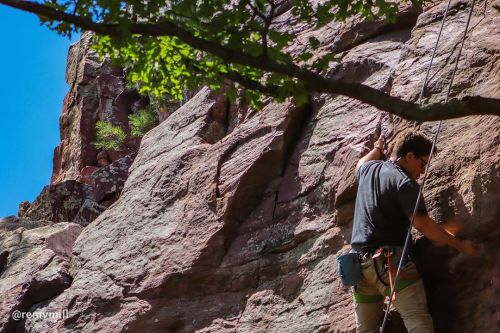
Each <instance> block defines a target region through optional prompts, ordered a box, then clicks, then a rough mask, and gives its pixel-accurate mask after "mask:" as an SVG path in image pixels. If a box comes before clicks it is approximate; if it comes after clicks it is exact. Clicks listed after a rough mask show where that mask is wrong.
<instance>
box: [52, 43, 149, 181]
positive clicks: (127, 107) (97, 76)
mask: <svg viewBox="0 0 500 333" xmlns="http://www.w3.org/2000/svg"><path fill="white" fill-rule="evenodd" d="M90 38H91V34H89V33H84V34H83V36H82V38H81V40H80V41H79V42H78V43H76V44H74V45H72V46H71V48H70V50H69V54H68V64H67V70H66V81H67V82H68V84H69V85H70V87H71V88H70V91H69V92H68V94H67V95H66V97H65V98H64V103H63V112H62V115H61V118H60V119H59V123H60V131H61V143H60V144H59V146H58V147H57V148H56V149H55V151H54V170H53V174H52V179H51V184H56V183H59V182H62V181H65V180H75V179H78V178H79V177H80V174H81V170H82V169H83V168H84V167H87V166H97V159H96V158H97V153H98V150H97V149H96V148H95V147H94V141H95V124H96V122H97V121H99V120H102V121H110V122H112V123H113V124H115V125H120V126H122V128H124V130H125V132H126V133H127V134H130V128H129V125H128V115H129V114H131V113H132V112H134V111H137V110H139V109H141V108H143V107H144V106H145V105H146V103H147V101H146V100H145V99H144V98H142V97H141V96H140V95H139V94H138V93H137V92H135V91H133V90H130V89H128V88H126V82H125V78H124V74H123V71H122V70H121V69H120V68H116V67H113V66H111V65H110V64H109V62H107V61H100V60H99V58H98V56H97V54H96V53H95V52H93V51H91V50H90V49H89V41H90ZM125 145H126V148H127V149H126V151H124V152H122V153H121V154H116V153H113V154H112V155H111V157H112V160H111V161H112V162H113V161H115V160H116V159H118V158H121V157H124V156H126V155H130V154H133V153H134V152H136V151H137V148H138V147H139V140H138V139H133V138H131V137H130V136H129V137H127V139H126V142H125Z"/></svg>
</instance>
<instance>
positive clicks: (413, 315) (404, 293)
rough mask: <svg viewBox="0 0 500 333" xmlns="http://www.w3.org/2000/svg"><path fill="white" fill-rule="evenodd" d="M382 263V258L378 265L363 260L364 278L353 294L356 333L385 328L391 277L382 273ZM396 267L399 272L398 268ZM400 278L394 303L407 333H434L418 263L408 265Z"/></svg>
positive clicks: (367, 332)
mask: <svg viewBox="0 0 500 333" xmlns="http://www.w3.org/2000/svg"><path fill="white" fill-rule="evenodd" d="M379 260H383V258H380V259H377V261H375V262H376V263H374V260H373V259H371V257H370V258H366V259H363V260H362V264H361V269H362V271H361V272H362V275H363V276H362V279H361V281H360V283H359V284H358V285H357V286H356V287H355V292H354V304H355V312H356V332H357V333H379V332H380V326H382V319H383V315H384V310H383V305H384V299H385V296H389V294H390V287H388V286H387V285H388V284H389V282H388V281H389V274H388V272H383V270H381V267H382V266H381V265H380V261H379ZM375 265H377V267H375ZM395 268H396V269H397V265H395ZM376 269H377V270H378V274H377V271H376ZM393 275H395V273H394V274H393ZM401 275H402V276H401V278H398V283H397V285H396V299H395V301H393V304H394V306H395V307H396V309H397V310H398V312H399V314H400V315H401V317H402V318H403V321H404V324H405V326H406V329H407V330H408V333H432V332H434V329H433V324H432V318H431V316H430V314H429V311H428V309H427V300H426V297H425V290H424V285H423V283H422V279H420V277H419V276H418V272H417V269H416V267H415V264H413V263H412V262H408V263H407V264H406V265H405V266H404V267H403V268H402V270H401ZM405 276H406V279H405ZM410 277H411V278H410ZM381 279H382V280H383V281H384V282H385V284H384V283H383V282H382V281H380V280H381ZM386 284H387V285H386Z"/></svg>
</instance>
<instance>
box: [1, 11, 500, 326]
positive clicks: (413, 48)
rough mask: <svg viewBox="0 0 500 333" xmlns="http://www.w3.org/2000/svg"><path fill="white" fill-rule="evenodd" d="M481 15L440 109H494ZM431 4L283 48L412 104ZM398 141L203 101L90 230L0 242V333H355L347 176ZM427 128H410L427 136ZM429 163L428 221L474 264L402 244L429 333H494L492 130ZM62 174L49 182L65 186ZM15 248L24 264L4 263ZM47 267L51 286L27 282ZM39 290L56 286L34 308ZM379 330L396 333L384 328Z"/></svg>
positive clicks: (455, 135) (322, 110) (485, 119)
mask: <svg viewBox="0 0 500 333" xmlns="http://www.w3.org/2000/svg"><path fill="white" fill-rule="evenodd" d="M494 4H497V5H498V4H499V2H498V1H496V2H485V1H479V2H478V4H477V5H476V8H475V11H474V15H473V18H472V22H471V28H470V30H469V32H468V35H467V39H466V41H465V46H464V51H463V53H462V56H461V59H460V62H459V67H458V71H457V76H456V78H455V84H454V86H453V89H452V91H451V97H452V98H454V97H461V96H465V95H468V94H477V95H482V96H489V97H496V98H498V97H500V80H499V77H500V46H499V44H498V40H499V38H498V37H500V25H499V24H498V22H499V18H500V17H499V13H498V12H497V11H495V10H494V9H493V7H492V5H494ZM445 6H446V3H445V2H444V1H443V2H436V3H434V4H433V5H430V6H428V7H426V8H425V9H424V10H423V11H420V10H416V9H413V8H407V9H405V10H404V11H403V12H402V14H401V15H400V16H399V18H398V20H397V21H396V23H395V24H387V23H384V22H372V23H360V22H357V21H356V20H352V21H349V22H346V23H343V24H335V25H329V26H326V27H324V28H322V29H321V30H320V31H308V30H304V29H303V28H301V27H297V33H299V34H300V37H301V38H308V37H309V36H315V37H317V38H318V39H319V40H320V41H321V42H322V48H321V49H320V50H319V51H318V54H320V53H321V52H332V51H336V52H340V53H341V54H342V62H341V63H339V64H332V67H331V68H330V69H329V75H330V76H332V77H338V78H343V79H346V80H351V81H353V82H363V83H365V84H368V85H371V86H373V87H376V88H378V89H383V90H384V91H387V92H390V93H391V94H393V95H396V96H399V97H402V98H405V99H408V100H412V101H415V100H417V98H418V94H419V93H420V89H421V84H422V81H423V78H424V76H425V72H426V68H427V67H426V66H427V64H428V62H429V60H430V56H431V54H432V49H433V47H434V42H435V38H436V36H437V33H438V31H439V27H440V24H441V22H440V19H441V15H442V13H443V11H444V8H445ZM468 11H469V4H468V2H466V1H454V2H453V3H452V8H451V10H450V14H449V15H450V16H449V19H448V21H447V23H446V25H445V30H444V32H443V33H444V35H443V37H444V38H443V39H442V43H441V44H440V46H439V48H438V51H437V54H436V59H435V62H434V66H433V68H432V71H431V77H430V81H429V84H428V89H427V91H426V94H425V101H426V102H428V101H432V102H436V101H443V100H444V96H445V92H446V87H447V83H448V82H449V79H450V77H451V72H452V69H453V61H454V60H455V58H456V56H457V52H458V46H459V43H460V42H461V38H462V34H463V28H464V27H465V22H466V19H467V15H468ZM296 51H297V52H301V49H300V46H297V48H296ZM66 103H67V102H66ZM413 126H414V124H413V123H409V122H407V121H404V120H402V119H399V118H397V117H394V116H392V115H390V114H387V113H385V112H380V111H378V110H377V109H375V108H373V107H369V106H367V105H364V104H363V103H360V102H358V101H355V100H352V99H349V98H346V97H342V96H332V95H316V96H311V99H310V103H309V104H308V105H307V106H305V107H303V108H296V107H295V106H294V104H293V101H290V102H287V103H282V104H277V103H273V102H269V103H268V104H267V105H266V106H265V107H264V109H263V110H262V111H260V112H257V113H255V112H253V113H252V112H250V113H248V112H246V111H245V110H243V109H238V106H235V105H229V104H228V102H227V100H226V99H225V98H224V96H217V95H214V94H213V93H211V92H210V91H209V90H208V89H207V88H203V89H201V90H200V91H199V92H198V93H197V94H196V95H195V96H194V97H193V98H191V99H190V100H189V101H188V102H187V103H186V104H185V105H183V106H182V107H181V108H179V109H178V110H177V111H175V112H174V113H173V114H172V115H171V116H169V117H168V118H167V119H166V120H165V121H163V122H162V123H161V124H160V125H159V126H157V127H156V128H154V129H153V130H151V131H150V132H149V133H148V134H146V136H145V137H144V138H143V140H142V142H141V146H140V148H139V151H138V155H137V157H136V158H135V160H134V162H133V164H132V166H131V167H130V170H129V176H128V178H127V180H126V182H125V184H124V188H123V190H122V191H121V195H120V197H119V199H118V200H117V201H116V202H115V203H114V204H113V205H112V206H111V207H110V208H108V209H106V210H104V212H103V213H102V214H101V215H100V216H99V217H98V218H97V219H96V220H94V221H93V222H91V223H90V224H89V225H87V226H86V227H84V228H81V227H80V226H76V225H74V224H68V225H65V226H64V228H63V227H61V226H59V224H56V225H55V226H49V227H45V228H48V229H43V228H35V229H32V230H30V232H27V231H25V230H24V229H23V228H17V229H14V230H11V231H4V232H3V233H2V234H0V245H1V246H2V247H0V274H2V275H1V276H0V293H2V295H3V297H2V301H1V302H2V303H1V306H0V309H1V312H0V313H1V314H2V315H1V316H0V330H3V331H8V330H14V329H17V330H19V331H28V332H122V331H128V332H145V331H147V332H200V333H201V332H204V333H208V332H225V333H230V332H252V333H253V332H354V330H355V324H354V314H353V304H352V296H351V294H350V292H349V290H347V289H346V288H344V287H342V285H341V283H340V280H339V277H338V274H337V267H336V258H337V257H338V255H339V254H340V253H341V252H342V251H346V250H348V249H349V240H350V232H351V227H352V216H353V211H354V200H355V190H356V183H355V179H354V168H355V164H356V162H357V161H358V159H359V158H360V157H361V156H363V155H364V154H365V153H366V152H367V151H368V150H369V148H371V146H372V144H373V142H374V141H375V140H376V138H377V137H378V136H379V134H380V133H381V132H382V133H384V135H385V137H386V139H387V141H388V143H389V146H391V145H392V144H393V143H394V138H395V136H396V135H397V134H398V133H400V132H401V131H403V130H405V129H408V128H412V127H413ZM436 126H437V124H436V123H425V124H424V125H422V127H421V129H422V131H424V132H425V133H427V134H429V135H430V136H431V135H432V134H433V133H434V131H435V130H436ZM438 147H439V153H438V155H437V156H436V158H435V159H434V160H433V162H432V165H431V166H430V168H431V169H430V178H429V180H428V183H427V185H426V188H425V190H424V196H425V200H426V203H427V205H428V207H429V208H430V214H431V215H432V216H433V217H434V218H436V219H437V220H446V219H449V218H460V219H461V220H462V221H463V222H464V224H465V227H464V228H463V229H462V230H461V235H463V236H464V237H466V238H469V239H473V240H475V241H476V242H478V243H480V244H481V247H480V248H481V256H479V257H476V258H469V257H465V256H463V255H460V254H458V253H457V252H456V251H454V250H452V249H449V248H445V247H440V246H438V245H437V244H432V243H431V242H429V241H428V240H426V239H425V238H422V237H420V236H419V235H415V236H416V238H417V242H416V248H417V253H418V256H417V261H418V266H419V270H420V272H421V274H422V276H423V279H424V283H425V285H426V288H427V296H428V300H429V307H430V311H431V313H432V315H433V318H434V321H435V328H436V332H443V333H444V332H446V333H449V332H457V333H461V332H491V333H494V332H497V329H498V318H497V316H498V304H497V300H498V299H499V294H500V291H499V287H498V278H499V273H500V268H499V258H498V253H499V250H498V244H499V242H498V240H499V226H498V219H499V217H500V205H499V204H498V203H499V202H500V190H499V189H500V123H499V121H498V118H496V117H489V116H477V117H467V118H461V119H457V120H450V121H445V122H444V124H443V129H442V133H441V135H440V137H439V140H438ZM82 165H83V164H82ZM63 169H64V168H63ZM58 170H59V169H58ZM66 170H68V171H67V172H56V173H55V178H54V179H58V177H61V176H60V175H68V176H67V177H70V176H69V175H70V174H71V171H70V170H72V169H71V168H68V169H66ZM58 175H59V176H58ZM64 177H66V176H62V178H64ZM4 224H5V223H4ZM55 227H57V228H58V229H57V230H53V229H50V228H55ZM82 229H83V230H82ZM37 230H39V231H37ZM47 230H52V231H50V232H51V233H54V234H58V235H60V236H59V238H56V239H59V241H57V242H56V243H58V242H62V239H65V240H67V241H65V244H66V246H65V247H64V248H63V249H66V248H68V247H69V248H72V253H68V251H63V250H61V249H59V248H57V249H56V248H54V240H53V241H51V242H48V240H47V237H42V239H41V240H40V237H38V236H37V237H34V236H29V235H32V234H36V233H42V231H43V232H44V233H47V232H49V231H47ZM80 231H81V233H80ZM54 237H55V236H54ZM52 239H54V238H52ZM21 242H24V243H23V244H24V246H23V248H24V249H25V250H24V251H23V252H19V251H18V250H16V249H17V247H16V246H17V245H16V244H20V243H21ZM1 249H3V250H1ZM28 250H29V251H28ZM40 253H45V255H46V256H47V258H46V259H43V258H45V257H43V258H42V257H41V258H42V259H43V260H42V259H39V260H42V261H43V262H40V263H39V269H36V270H35V271H34V272H33V274H32V275H29V274H28V275H27V274H25V273H23V272H22V270H23V269H25V270H27V267H31V266H30V265H32V262H33V261H32V260H33V259H32V258H33V256H35V255H37V254H40ZM30 256H31V257H30ZM30 258H31V259H30ZM52 262H53V264H51V263H52ZM37 267H38V266H37ZM47 267H51V268H52V270H51V272H52V274H48V273H46V274H38V275H37V274H35V273H36V272H39V271H43V270H44V269H46V268H47ZM30 269H31V268H30ZM49 281H53V282H51V283H52V284H53V285H56V286H57V288H53V289H52V290H53V292H51V293H47V294H45V295H44V296H43V297H41V296H40V297H34V296H33V295H37V294H38V293H40V292H42V291H44V290H46V286H47V285H51V284H50V283H48V282H49ZM17 309H22V310H24V311H27V310H31V311H35V310H37V311H45V312H49V311H60V310H62V309H68V310H69V317H68V318H64V319H27V320H22V321H17V322H16V321H13V320H10V319H9V315H10V313H12V312H13V311H14V310H17ZM390 332H393V333H399V332H405V330H404V328H403V327H402V326H401V322H400V319H398V318H397V316H393V317H392V320H391V327H390Z"/></svg>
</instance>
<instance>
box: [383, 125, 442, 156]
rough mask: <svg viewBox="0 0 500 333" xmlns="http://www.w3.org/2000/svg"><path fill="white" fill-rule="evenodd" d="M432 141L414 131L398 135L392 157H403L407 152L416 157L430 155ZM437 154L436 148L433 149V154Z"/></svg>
mask: <svg viewBox="0 0 500 333" xmlns="http://www.w3.org/2000/svg"><path fill="white" fill-rule="evenodd" d="M431 149H432V141H431V140H430V139H429V138H428V137H427V136H425V135H424V134H422V133H420V132H416V131H406V132H403V133H401V134H400V135H398V137H397V138H396V144H395V145H394V149H393V150H392V157H393V158H396V159H397V158H399V157H404V156H406V154H408V153H409V152H412V153H413V154H415V156H416V157H420V156H426V155H430V153H431ZM436 153H437V147H435V148H434V154H436Z"/></svg>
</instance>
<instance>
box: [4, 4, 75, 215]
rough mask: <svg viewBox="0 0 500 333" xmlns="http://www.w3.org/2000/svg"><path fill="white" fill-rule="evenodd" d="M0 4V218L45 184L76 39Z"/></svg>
mask: <svg viewBox="0 0 500 333" xmlns="http://www.w3.org/2000/svg"><path fill="white" fill-rule="evenodd" d="M74 41H75V40H73V41H69V40H68V38H65V37H61V36H59V35H57V34H56V33H55V32H52V31H50V30H49V29H47V28H46V27H42V26H40V24H39V20H38V18H37V17H36V16H35V15H33V14H29V13H25V12H21V11H19V10H15V9H11V8H8V7H6V6H3V5H0V45H1V52H0V73H1V77H0V97H1V99H0V114H1V119H0V156H1V162H0V218H1V217H4V216H8V215H16V214H17V209H18V205H19V202H21V201H25V200H26V201H30V202H31V201H33V200H34V199H35V198H36V197H37V195H38V194H39V193H40V191H41V190H42V188H43V187H44V186H45V185H47V184H49V182H50V176H51V174H52V156H53V152H54V148H55V147H56V146H57V145H58V144H59V116H60V114H61V110H62V102H63V98H64V95H65V94H66V93H67V91H68V89H69V88H68V85H67V84H66V81H65V69H66V58H67V54H68V48H69V45H70V44H71V43H72V42H74Z"/></svg>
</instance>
